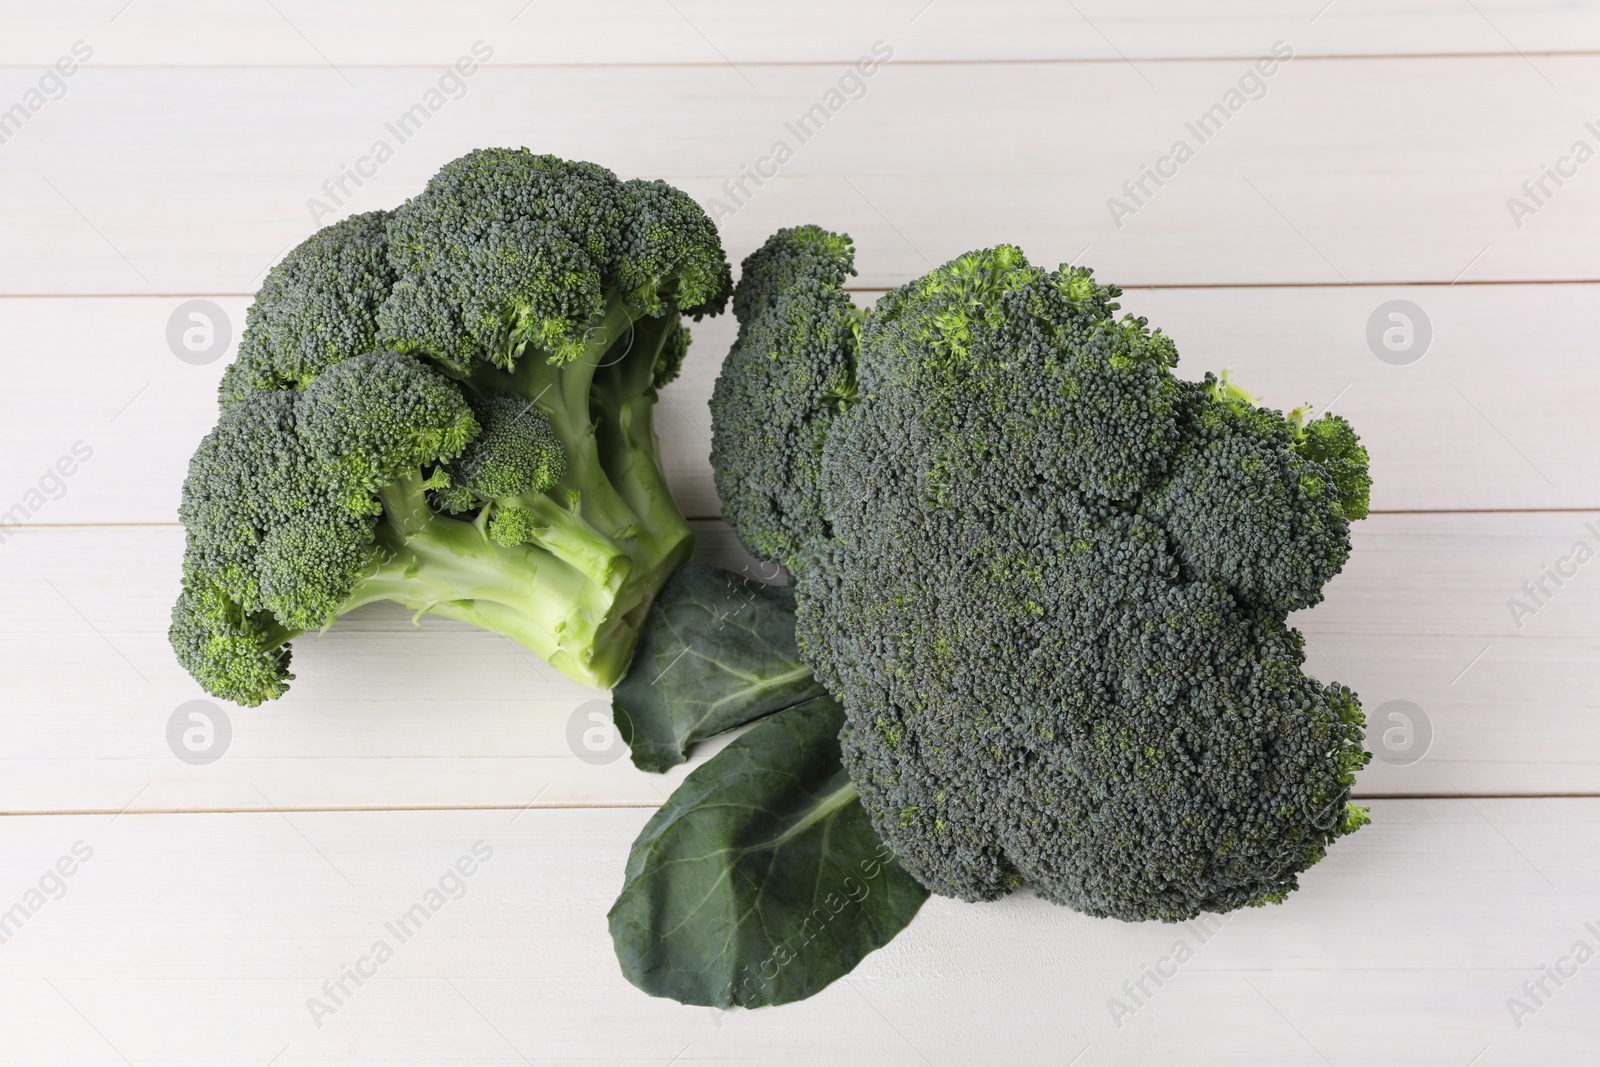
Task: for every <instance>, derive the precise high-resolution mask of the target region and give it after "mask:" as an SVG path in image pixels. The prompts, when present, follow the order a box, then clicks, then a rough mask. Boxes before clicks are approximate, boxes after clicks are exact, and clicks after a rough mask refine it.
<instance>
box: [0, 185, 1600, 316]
mask: <svg viewBox="0 0 1600 1067" xmlns="http://www.w3.org/2000/svg"><path fill="white" fill-rule="evenodd" d="M671 177H673V178H674V180H682V176H681V175H673V176H671ZM820 177H828V175H820ZM907 280H908V281H909V280H910V279H907ZM1115 284H1116V285H1117V287H1118V288H1120V289H1122V290H1123V291H1124V292H1130V291H1133V290H1169V289H1177V290H1183V289H1194V290H1209V289H1419V288H1440V289H1464V288H1468V287H1471V286H1491V285H1507V286H1509V285H1600V278H1484V279H1463V280H1461V281H1447V280H1444V279H1435V280H1420V281H1409V282H1402V281H1356V282H1116V283H1115ZM892 288H894V287H893V286H888V285H882V286H848V285H847V286H845V287H844V291H845V292H847V293H887V292H889V291H890V290H891V289H892ZM255 295H256V294H255V293H254V292H249V293H243V292H238V293H233V292H213V293H207V292H194V291H189V292H170V293H166V292H164V293H128V292H115V293H105V292H102V293H0V300H184V299H191V298H206V299H211V300H248V299H250V298H251V297H253V296H255Z"/></svg>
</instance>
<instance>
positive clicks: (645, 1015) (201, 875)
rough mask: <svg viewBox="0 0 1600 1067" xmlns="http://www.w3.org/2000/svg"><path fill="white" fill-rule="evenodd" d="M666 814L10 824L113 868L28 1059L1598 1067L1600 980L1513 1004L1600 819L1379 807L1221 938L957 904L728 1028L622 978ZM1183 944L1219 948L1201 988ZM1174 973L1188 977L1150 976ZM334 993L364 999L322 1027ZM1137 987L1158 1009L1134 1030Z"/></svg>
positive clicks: (7, 981) (1574, 886) (71, 951)
mask: <svg viewBox="0 0 1600 1067" xmlns="http://www.w3.org/2000/svg"><path fill="white" fill-rule="evenodd" d="M648 815H649V813H648V812H646V811H603V810H590V811H530V812H527V813H525V814H521V815H518V814H517V813H516V812H515V811H494V812H408V813H394V812H360V813H327V812H322V813H297V814H291V815H288V816H284V815H281V814H276V813H272V812H265V813H259V814H233V815H179V816H172V815H165V816H163V815H155V816H141V815H133V814H129V815H124V816H122V817H120V818H118V819H116V820H115V821H111V819H110V818H109V817H107V816H82V817H57V818H15V819H7V820H5V821H4V823H3V824H0V857H3V860H0V862H3V864H4V866H5V868H6V869H7V870H9V871H12V872H14V874H15V877H14V878H13V883H14V884H13V886H12V887H11V888H8V890H7V900H6V902H7V903H9V902H10V898H12V897H16V896H20V895H21V894H22V892H23V890H24V889H25V887H26V886H27V885H28V884H29V882H30V881H31V880H32V879H33V878H34V877H35V876H36V872H41V871H43V870H45V869H46V868H47V867H49V866H50V865H52V864H53V863H54V862H55V861H56V860H57V858H58V857H59V856H61V855H63V854H64V853H66V852H67V851H68V850H69V849H70V848H71V846H72V845H73V843H74V842H77V841H82V842H83V843H84V844H85V845H86V846H88V847H89V848H92V849H93V856H92V858H91V859H90V860H89V861H88V862H86V863H83V864H82V865H81V867H80V868H79V869H78V870H77V872H76V873H75V874H74V875H73V876H72V877H71V878H69V879H66V880H65V885H66V887H67V891H66V895H65V896H64V897H62V898H61V899H60V900H53V901H50V902H48V903H46V904H44V906H43V907H42V908H41V909H39V911H38V913H37V914H35V915H33V916H31V917H30V918H28V919H27V921H26V923H25V924H24V925H22V927H21V929H20V931H18V932H16V933H15V934H14V936H12V937H11V938H10V940H9V941H8V942H7V943H6V945H5V946H4V948H5V958H6V966H5V973H4V975H3V976H0V989H3V991H4V994H5V997H6V1002H7V1005H8V1008H9V1011H8V1022H7V1025H6V1026H5V1027H3V1028H0V1056H3V1057H4V1058H5V1060H6V1062H11V1063H27V1064H29V1065H37V1067H57V1065H59V1067H82V1065H84V1064H101V1063H104V1064H108V1065H109V1064H113V1063H120V1062H123V1061H122V1060H119V1059H118V1058H117V1056H118V1055H119V1054H120V1055H121V1056H122V1057H125V1059H126V1062H129V1063H133V1064H140V1065H142V1064H155V1063H162V1064H166V1063H173V1064H177V1063H183V1064H190V1063H193V1064H207V1065H212V1064H251V1065H259V1064H264V1063H267V1062H268V1061H271V1060H272V1058H273V1057H274V1056H279V1057H280V1058H279V1059H278V1060H277V1061H276V1062H277V1063H279V1064H289V1065H295V1067H313V1065H318V1067H320V1065H325V1064H326V1065H331V1064H336V1063H339V1064H343V1063H350V1062H361V1063H382V1064H417V1065H423V1064H428V1065H440V1064H475V1065H489V1064H523V1063H559V1064H573V1063H609V1064H628V1065H640V1067H647V1065H664V1064H667V1063H678V1064H710V1063H723V1064H732V1063H738V1064H756V1063H774V1064H786V1065H787V1064H793V1065H796V1067H799V1065H806V1067H810V1065H814V1064H818V1063H839V1064H846V1065H852V1067H853V1065H862V1067H865V1065H867V1064H873V1065H880V1064H891V1065H906V1067H912V1065H916V1067H930V1065H936V1067H947V1065H967V1064H984V1063H1008V1064H1011V1063H1015V1064H1019V1065H1023V1067H1034V1065H1038V1067H1061V1065H1063V1064H1066V1063H1068V1062H1071V1061H1072V1060H1073V1057H1075V1056H1077V1057H1080V1058H1079V1059H1078V1060H1077V1065H1078V1067H1097V1065H1137V1067H1143V1065H1147V1064H1151V1063H1179V1062H1182V1063H1229V1064H1245V1065H1251V1067H1256V1065H1259V1067H1284V1065H1299V1064H1306V1065H1313V1064H1323V1063H1333V1064H1353V1063H1360V1064H1413V1063H1415V1064H1423V1063H1427V1064H1435V1063H1436V1064H1441V1065H1449V1064H1454V1065H1461V1064H1466V1063H1468V1062H1470V1061H1471V1060H1472V1058H1473V1057H1474V1056H1481V1058H1480V1059H1479V1061H1478V1063H1480V1064H1494V1065H1497V1067H1508V1065H1529V1067H1533V1065H1538V1067H1580V1065H1583V1067H1587V1065H1588V1064H1590V1063H1592V1062H1593V1058H1592V1056H1593V1049H1594V1037H1595V1026H1594V1018H1595V1014H1596V1011H1597V1010H1600V986H1597V985H1596V982H1595V975H1594V974H1592V973H1591V971H1592V970H1593V968H1594V967H1595V966H1596V964H1594V963H1593V962H1591V963H1589V964H1588V965H1587V966H1586V967H1584V968H1581V969H1579V970H1578V973H1577V975H1576V977H1573V978H1569V979H1567V980H1566V983H1565V985H1564V986H1563V987H1561V988H1556V987H1555V986H1554V985H1552V984H1550V983H1548V982H1547V988H1548V989H1549V990H1550V991H1551V992H1552V993H1553V994H1554V995H1553V996H1552V997H1550V998H1549V1000H1548V1001H1547V1003H1545V1004H1544V1005H1543V1006H1541V1007H1540V1008H1539V1010H1538V1011H1537V1013H1536V1014H1535V1015H1533V1016H1532V1017H1530V1018H1525V1019H1523V1020H1522V1021H1523V1026H1522V1027H1521V1028H1520V1029H1518V1028H1517V1027H1516V1025H1515V1023H1514V1021H1513V1019H1512V1017H1511V1014H1510V1011H1509V1010H1508V1008H1507V1006H1506V1001H1507V999H1508V998H1509V997H1512V996H1523V995H1524V994H1522V992H1521V989H1520V986H1521V983H1522V982H1524V981H1525V980H1529V979H1536V978H1538V977H1539V974H1540V971H1541V970H1542V968H1543V967H1545V966H1549V965H1551V964H1554V963H1556V962H1557V961H1558V960H1559V959H1560V958H1561V957H1563V956H1565V955H1567V954H1568V953H1569V952H1570V951H1571V946H1572V945H1573V943H1574V942H1575V941H1578V940H1580V939H1581V940H1583V941H1586V942H1588V943H1589V945H1590V946H1591V947H1593V946H1594V945H1595V944H1596V942H1597V941H1600V938H1597V937H1596V935H1595V934H1594V933H1592V932H1591V931H1590V930H1588V929H1586V927H1585V923H1589V922H1595V921H1596V920H1600V909H1597V906H1596V903H1595V902H1596V894H1597V893H1600V865H1597V862H1596V860H1595V857H1596V855H1600V800H1594V799H1583V800H1537V801H1528V800H1476V801H1472V802H1468V801H1462V800H1456V801H1380V802H1377V803H1376V804H1374V805H1373V816H1374V821H1373V824H1372V825H1371V826H1370V827H1367V828H1366V829H1363V830H1362V831H1361V832H1360V833H1358V834H1357V835H1355V836H1354V837H1351V838H1349V839H1347V840H1344V841H1342V842H1340V843H1339V844H1338V845H1337V846H1335V848H1334V849H1333V851H1332V852H1331V853H1330V855H1329V857H1328V858H1327V859H1326V860H1325V861H1324V862H1323V863H1322V864H1320V865H1319V866H1317V867H1316V868H1314V869H1313V870H1312V871H1310V872H1309V873H1308V874H1307V875H1306V876H1305V878H1304V886H1303V888H1302V889H1301V890H1300V891H1299V892H1298V893H1296V894H1294V895H1293V896H1292V897H1291V898H1290V901H1289V903H1287V904H1285V905H1283V906H1281V907H1271V908H1266V909H1262V910H1246V911H1244V912H1241V913H1236V914H1235V915H1233V916H1231V917H1229V918H1228V919H1227V920H1226V921H1225V922H1224V923H1223V924H1222V925H1221V927H1220V929H1215V928H1214V932H1213V933H1212V934H1210V935H1209V936H1208V937H1206V939H1205V940H1204V941H1202V939H1201V935H1200V934H1198V933H1196V931H1195V929H1194V926H1193V924H1189V925H1187V926H1166V925H1162V924H1157V923H1142V924H1134V925H1129V924H1123V923H1117V922H1111V921H1104V920H1094V919H1088V918H1085V917H1083V916H1081V915H1077V914H1074V913H1072V912H1070V911H1067V910H1066V909H1062V908H1056V907H1052V906H1050V905H1047V904H1043V903H1041V902H1039V901H1037V900H1031V899H1026V898H1013V899H1010V900H1007V901H1004V902H1001V903H997V904H987V905H975V904H962V903H959V902H956V901H951V900H948V899H940V898H935V899H934V900H932V901H930V902H929V903H928V904H927V905H926V907H925V908H924V909H923V912H922V914H921V915H919V916H918V917H917V919H916V920H915V921H914V922H913V923H912V925H911V926H910V928H909V929H907V930H906V932H905V933H904V934H902V935H901V936H900V937H899V938H897V939H896V940H895V941H894V942H892V943H891V944H890V945H888V946H887V947H886V948H884V949H882V950H880V951H879V952H877V953H874V954H873V955H871V956H869V957H867V959H866V960H865V961H864V962H863V963H862V965H861V966H860V968H858V970H857V971H856V972H855V973H854V974H852V975H851V976H849V977H848V978H846V979H844V980H843V981H842V982H840V983H838V984H836V985H834V986H832V987H830V988H829V989H827V990H824V991H823V993H821V994H820V995H819V996H817V997H816V998H814V999H812V1000H810V1001H806V1002H803V1003H801V1004H796V1005H790V1006H787V1007H785V1008H783V1009H764V1010H761V1011H756V1012H743V1011H735V1012H732V1013H730V1014H725V1015H724V1014H720V1013H714V1012H711V1011H709V1010H707V1009H704V1008H685V1007H681V1006H678V1005H675V1004H672V1003H670V1002H665V1001H661V1000H652V999H650V998H647V997H645V996H644V995H643V994H641V993H639V992H638V991H636V990H634V989H633V988H632V987H630V986H629V985H627V984H626V983H625V982H624V981H623V979H622V978H621V976H620V975H619V974H618V972H617V968H616V963H615V960H614V959H613V956H612V949H611V944H610V939H609V937H608V936H607V932H606V925H605V912H606V910H607V909H608V908H609V907H610V905H611V902H612V900H613V899H614V897H615V895H616V892H617V890H618V888H619V887H620V885H621V882H622V869H623V862H624V857H625V855H626V851H627V845H628V844H629V842H630V841H631V840H632V839H633V837H634V835H635V834H636V833H637V832H638V830H639V828H640V827H641V826H642V825H643V824H644V822H645V820H646V818H647V817H648ZM476 842H483V846H487V848H488V849H490V850H492V855H491V856H490V858H489V859H488V860H487V861H485V862H482V863H479V864H478V865H477V866H476V869H475V872H474V873H473V874H472V875H471V876H470V877H466V878H461V879H459V885H460V886H461V887H462V888H461V889H459V890H455V891H456V892H457V893H459V894H460V895H459V899H450V898H443V899H441V900H440V901H439V903H440V905H441V906H440V907H439V908H438V909H437V911H436V912H435V913H434V914H433V915H431V916H430V917H428V918H427V919H426V920H425V921H423V922H422V923H421V924H419V925H420V929H415V928H413V929H412V932H411V936H410V937H409V939H408V940H406V941H404V942H403V943H402V942H400V941H399V939H398V938H396V937H395V935H394V934H393V932H391V931H390V929H389V928H388V926H386V924H389V923H394V922H396V920H397V919H398V918H399V917H400V916H401V915H402V914H404V913H406V912H407V911H408V910H409V909H410V908H411V907H412V906H413V905H414V904H416V903H418V902H419V901H420V900H422V899H423V897H424V894H425V893H426V892H427V891H428V890H429V889H430V888H434V887H436V886H437V885H438V881H439V879H440V878H441V876H442V875H444V874H445V873H446V872H447V871H450V870H451V869H452V868H453V866H454V864H455V863H456V861H457V860H458V859H459V858H460V857H462V856H466V855H469V854H470V851H471V849H472V846H473V845H474V843H476ZM483 846H480V850H481V848H482V847H483ZM455 885H456V883H450V888H452V889H454V887H455ZM1597 925H1600V923H1597ZM379 940H383V941H386V942H388V943H390V945H391V948H392V949H393V957H392V958H391V959H388V960H387V961H386V962H384V963H383V964H381V965H380V966H378V967H376V974H375V976H373V977H371V978H368V979H367V980H366V981H365V982H364V984H363V985H362V986H360V987H357V986H355V985H354V984H353V983H351V982H349V981H348V980H347V981H346V984H345V989H346V991H347V992H348V993H349V996H348V997H340V1000H341V1001H342V1003H340V1004H338V1005H334V1004H333V1001H332V1000H331V999H330V998H328V995H327V994H326V993H324V992H323V989H322V985H323V983H324V982H325V981H329V980H335V979H339V978H340V975H341V971H342V970H343V969H344V968H346V967H351V966H352V965H353V964H355V963H357V961H358V960H360V959H361V957H363V956H366V955H367V954H368V953H369V952H371V951H372V948H373V946H374V943H375V942H377V941H379ZM1179 941H1182V942H1184V943H1186V944H1187V945H1188V947H1189V949H1190V951H1191V953H1192V958H1190V959H1188V960H1187V961H1186V962H1184V963H1182V964H1179V965H1177V966H1176V968H1174V963H1173V957H1172V955H1171V954H1172V952H1173V949H1174V946H1175V944H1176V943H1177V942H1179ZM1163 960H1166V961H1167V962H1165V963H1163V962H1162V961H1163ZM1158 966H1159V967H1161V968H1162V969H1164V970H1165V971H1166V972H1167V974H1168V976H1169V977H1168V978H1167V979H1166V980H1165V982H1164V984H1162V985H1161V986H1159V987H1158V986H1156V985H1155V984H1154V983H1153V982H1152V981H1151V980H1150V979H1148V978H1146V977H1144V974H1143V972H1144V970H1145V968H1155V967H1158ZM365 969H366V970H367V971H368V972H369V973H371V972H372V971H373V970H374V968H373V967H372V966H370V964H369V965H366V966H365ZM1174 969H1176V974H1175V976H1174V975H1173V971H1174ZM1141 980H1143V982H1144V985H1145V989H1146V990H1147V991H1148V992H1149V994H1150V995H1149V996H1148V997H1147V998H1146V997H1140V998H1139V999H1140V1000H1141V1001H1143V1003H1142V1004H1138V1005H1134V1001H1133V999H1132V998H1130V996H1129V994H1128V993H1127V992H1126V991H1124V990H1123V989H1122V984H1123V983H1124V982H1127V983H1130V984H1132V983H1135V982H1138V981H1141ZM311 998H317V999H319V1000H321V1001H322V1002H323V1003H324V1004H327V1005H329V1006H331V1007H335V1008H336V1010H335V1011H334V1012H333V1014H332V1015H331V1016H325V1017H323V1018H322V1026H321V1027H320V1028H319V1027H318V1026H316V1025H315V1023H314V1022H313V1020H312V1015H311V1010H310V1008H309V1007H308V1001H309V1000H310V999H311ZM1111 998H1118V999H1120V1000H1121V1001H1122V1002H1123V1003H1124V1004H1127V1005H1130V1006H1134V1007H1135V1008H1136V1010H1135V1011H1134V1012H1133V1014H1131V1015H1124V1016H1122V1017H1120V1022H1121V1025H1120V1026H1118V1025H1117V1021H1114V1019H1113V1015H1112V1011H1111V1009H1110V1008H1109V1006H1108V1002H1109V1001H1110V1000H1111ZM91 1027H92V1028H91ZM96 1031H98V1033H97V1032H96ZM108 1046H109V1047H108ZM1486 1046H1487V1047H1488V1050H1489V1051H1488V1053H1487V1054H1484V1049H1485V1047H1486ZM1086 1049H1087V1051H1085V1050H1086Z"/></svg>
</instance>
